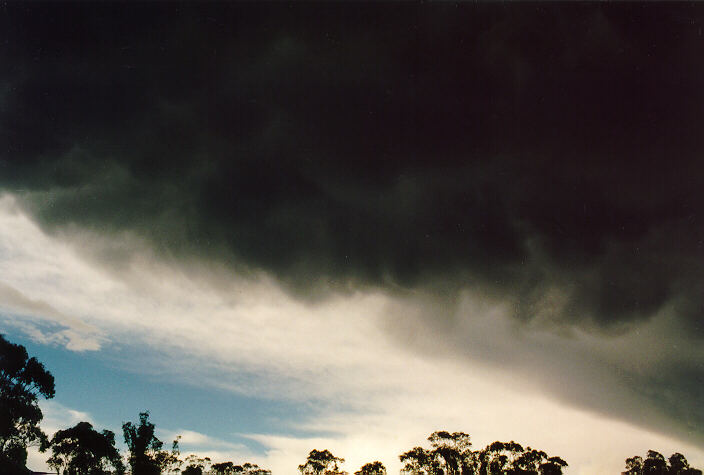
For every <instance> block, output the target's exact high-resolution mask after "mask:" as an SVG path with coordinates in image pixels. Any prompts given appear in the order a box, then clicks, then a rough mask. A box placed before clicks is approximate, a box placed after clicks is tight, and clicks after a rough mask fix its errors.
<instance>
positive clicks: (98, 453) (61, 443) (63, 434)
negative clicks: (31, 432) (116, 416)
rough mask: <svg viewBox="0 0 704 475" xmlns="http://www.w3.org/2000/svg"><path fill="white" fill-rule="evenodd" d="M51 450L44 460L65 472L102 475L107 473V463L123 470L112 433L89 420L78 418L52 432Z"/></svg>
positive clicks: (79, 474) (74, 474) (115, 468)
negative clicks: (67, 425)
mask: <svg viewBox="0 0 704 475" xmlns="http://www.w3.org/2000/svg"><path fill="white" fill-rule="evenodd" d="M51 451H52V456H51V458H50V459H49V460H48V461H47V462H48V463H49V465H50V466H52V467H54V468H55V469H56V470H57V471H59V472H60V473H63V474H65V475H102V474H105V473H109V472H108V465H110V466H111V467H112V469H114V470H115V471H116V472H117V473H124V471H125V467H124V465H123V463H122V458H121V457H120V453H119V452H118V450H117V448H115V433H114V432H112V431H109V430H104V431H102V432H98V431H96V430H95V429H93V426H92V425H91V424H90V423H88V422H79V423H78V424H76V425H75V426H73V427H71V428H69V429H65V430H60V431H58V432H57V433H56V434H54V437H53V438H52V439H51Z"/></svg>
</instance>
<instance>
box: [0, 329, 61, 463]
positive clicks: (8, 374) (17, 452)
mask: <svg viewBox="0 0 704 475" xmlns="http://www.w3.org/2000/svg"><path fill="white" fill-rule="evenodd" d="M40 396H43V397H45V398H47V399H49V398H52V397H54V377H53V376H52V375H51V373H50V372H49V371H47V370H46V368H44V365H43V364H42V363H40V362H39V361H38V360H37V359H36V358H34V357H31V358H30V357H29V355H28V354H27V350H26V348H25V347H24V346H22V345H18V344H14V343H10V342H9V341H7V340H6V339H5V336H4V335H1V334H0V469H3V471H6V472H8V473H9V470H18V467H24V466H25V464H26V463H27V447H28V446H29V445H38V446H39V447H40V449H41V450H44V449H46V446H47V443H48V438H47V436H46V434H44V432H42V430H41V429H40V427H39V423H40V422H41V420H42V418H43V414H42V411H41V409H40V408H39V397H40ZM10 467H14V469H11V468H10Z"/></svg>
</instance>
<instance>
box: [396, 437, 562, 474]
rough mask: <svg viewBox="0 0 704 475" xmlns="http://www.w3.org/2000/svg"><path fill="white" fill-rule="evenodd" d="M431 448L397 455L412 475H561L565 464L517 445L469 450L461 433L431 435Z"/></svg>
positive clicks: (510, 443) (559, 459)
mask: <svg viewBox="0 0 704 475" xmlns="http://www.w3.org/2000/svg"><path fill="white" fill-rule="evenodd" d="M428 440H429V441H430V445H431V448H430V449H424V448H423V447H414V448H412V449H411V450H409V451H408V452H405V453H403V454H401V455H400V456H399V458H400V459H401V462H404V466H403V472H404V473H408V474H414V475H421V474H422V475H470V474H471V475H518V474H521V475H561V474H562V469H563V468H564V467H566V466H567V462H565V461H564V460H562V459H561V458H560V457H549V456H548V455H547V454H546V453H545V452H543V451H542V450H535V449H532V448H530V447H526V448H523V446H522V445H521V444H518V443H516V442H513V441H511V442H493V443H491V444H489V445H487V446H486V447H485V448H484V449H482V450H477V451H472V450H471V449H470V447H471V445H472V444H471V442H470V440H469V435H467V434H465V433H464V432H453V433H450V432H447V431H438V432H433V433H432V434H431V435H430V437H428Z"/></svg>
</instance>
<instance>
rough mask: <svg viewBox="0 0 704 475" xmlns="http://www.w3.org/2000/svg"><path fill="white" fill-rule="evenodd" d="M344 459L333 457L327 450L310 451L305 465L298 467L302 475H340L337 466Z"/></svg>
mask: <svg viewBox="0 0 704 475" xmlns="http://www.w3.org/2000/svg"><path fill="white" fill-rule="evenodd" d="M344 462H345V459H343V458H340V457H335V456H334V455H333V454H332V453H331V452H330V451H329V450H315V449H313V450H311V451H310V453H309V454H308V458H307V459H306V463H304V464H303V465H299V466H298V470H300V472H301V474H302V475H342V474H346V472H343V471H341V470H340V467H339V464H341V463H344Z"/></svg>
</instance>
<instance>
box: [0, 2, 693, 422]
mask: <svg viewBox="0 0 704 475" xmlns="http://www.w3.org/2000/svg"><path fill="white" fill-rule="evenodd" d="M0 22H1V23H0V72H1V74H2V76H1V77H0V145H1V147H0V186H1V187H2V188H3V189H4V190H6V191H8V192H12V193H15V194H16V195H17V196H19V197H21V199H22V200H23V202H24V203H25V205H26V206H27V208H28V209H29V210H31V212H32V213H33V215H34V216H35V217H36V218H37V219H38V220H39V221H40V222H41V223H42V225H43V226H44V227H45V228H46V229H48V230H52V229H57V228H61V227H62V226H66V225H78V226H80V227H85V228H88V229H92V230H96V231H98V232H103V233H113V232H121V231H129V232H134V233H136V234H138V235H139V236H142V237H144V238H146V239H148V240H149V241H150V242H151V243H152V244H153V245H154V247H155V248H156V249H160V250H163V251H164V252H168V253H170V254H173V255H177V256H195V257H198V258H204V259H218V260H225V261H227V262H228V263H229V264H230V265H231V266H233V269H239V270H247V269H252V270H261V271H265V272H267V273H269V274H270V275H273V276H275V277H276V278H277V279H278V280H279V282H281V283H282V284H283V285H285V286H286V287H287V288H288V289H289V290H290V291H291V292H292V293H294V294H296V295H297V296H299V297H301V298H313V297H315V298H318V297H320V295H321V292H322V295H323V298H324V295H326V294H327V292H348V291H350V290H354V289H360V288H380V289H384V290H388V291H390V292H404V291H406V290H409V289H411V290H412V289H419V288H422V289H426V290H430V291H432V292H439V293H441V294H446V295H453V294H454V293H455V292H457V291H458V290H459V289H462V288H472V289H475V290H477V291H479V292H481V293H483V294H484V295H487V296H491V297H492V298H496V299H499V300H501V301H505V302H510V306H511V308H513V309H515V312H514V313H515V317H516V318H517V319H518V320H519V321H523V322H528V321H531V320H533V319H536V318H538V317H540V318H541V319H542V320H545V321H548V322H552V324H554V325H556V326H559V327H562V328H564V327H565V326H566V327H576V328H581V329H583V330H587V331H591V332H595V333H596V334H600V335H601V334H603V336H604V337H606V335H608V334H620V333H622V332H628V331H630V330H632V329H633V328H637V327H638V325H641V324H643V323H644V322H646V321H648V320H649V319H651V318H652V317H653V316H655V315H657V314H658V312H663V311H665V310H666V309H667V311H670V312H673V313H674V315H675V317H676V320H677V321H678V322H679V324H681V325H683V327H684V328H685V329H686V331H687V332H688V334H690V335H692V336H693V337H694V338H695V341H696V342H700V341H701V338H702V337H704V320H703V318H702V312H703V305H704V294H703V289H704V267H703V266H702V263H703V262H704V261H703V258H704V248H703V246H702V242H703V240H704V224H703V222H702V216H701V210H702V205H704V193H703V192H702V189H704V167H703V166H702V165H701V159H702V153H703V152H704V133H703V130H702V124H704V87H703V86H704V62H702V58H704V36H703V35H702V29H703V27H704V6H702V5H687V4H676V5H672V4H667V5H666V4H618V5H611V4H572V5H563V4H543V5H536V4H505V3H501V4H484V3H480V4H465V5H459V6H457V5H453V4H440V5H431V6H422V5H413V4H400V3H390V4H389V3H384V4H374V5H369V4H363V5H359V4H356V5H350V4H316V5H313V4H305V5H288V4H268V5H264V6H255V5H252V4H224V5H223V4H219V5H210V4H197V5H192V4H191V5H181V4H168V5H161V4H160V5H156V4H147V5H143V4H130V5H122V4H120V5H114V4H102V3H101V4H98V5H93V4H73V5H60V6H59V5H48V6H47V5H37V4H30V5H22V4H14V5H10V6H7V5H5V6H3V7H2V9H0ZM555 295H558V296H560V298H557V299H556V298H555ZM556 302H557V303H556ZM682 371H684V372H686V373H687V377H686V381H687V383H686V384H681V385H680V386H679V388H680V390H681V394H684V395H685V396H686V398H687V399H688V400H691V401H693V402H692V403H691V404H690V405H689V407H696V406H697V404H699V409H698V410H693V411H690V412H688V413H686V414H684V415H678V417H681V418H682V419H688V420H689V421H690V425H693V426H694V427H695V429H697V430H700V429H701V425H700V424H704V414H702V412H701V407H702V405H701V403H702V401H704V395H703V394H702V388H704V384H702V383H704V370H702V367H701V365H699V364H694V365H693V367H692V368H687V369H686V371H685V370H684V369H683V370H682ZM671 378H672V379H678V378H677V377H676V375H673V376H672V377H671ZM683 379H685V378H683ZM674 385H675V386H677V385H676V384H674ZM683 411H684V410H683Z"/></svg>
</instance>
